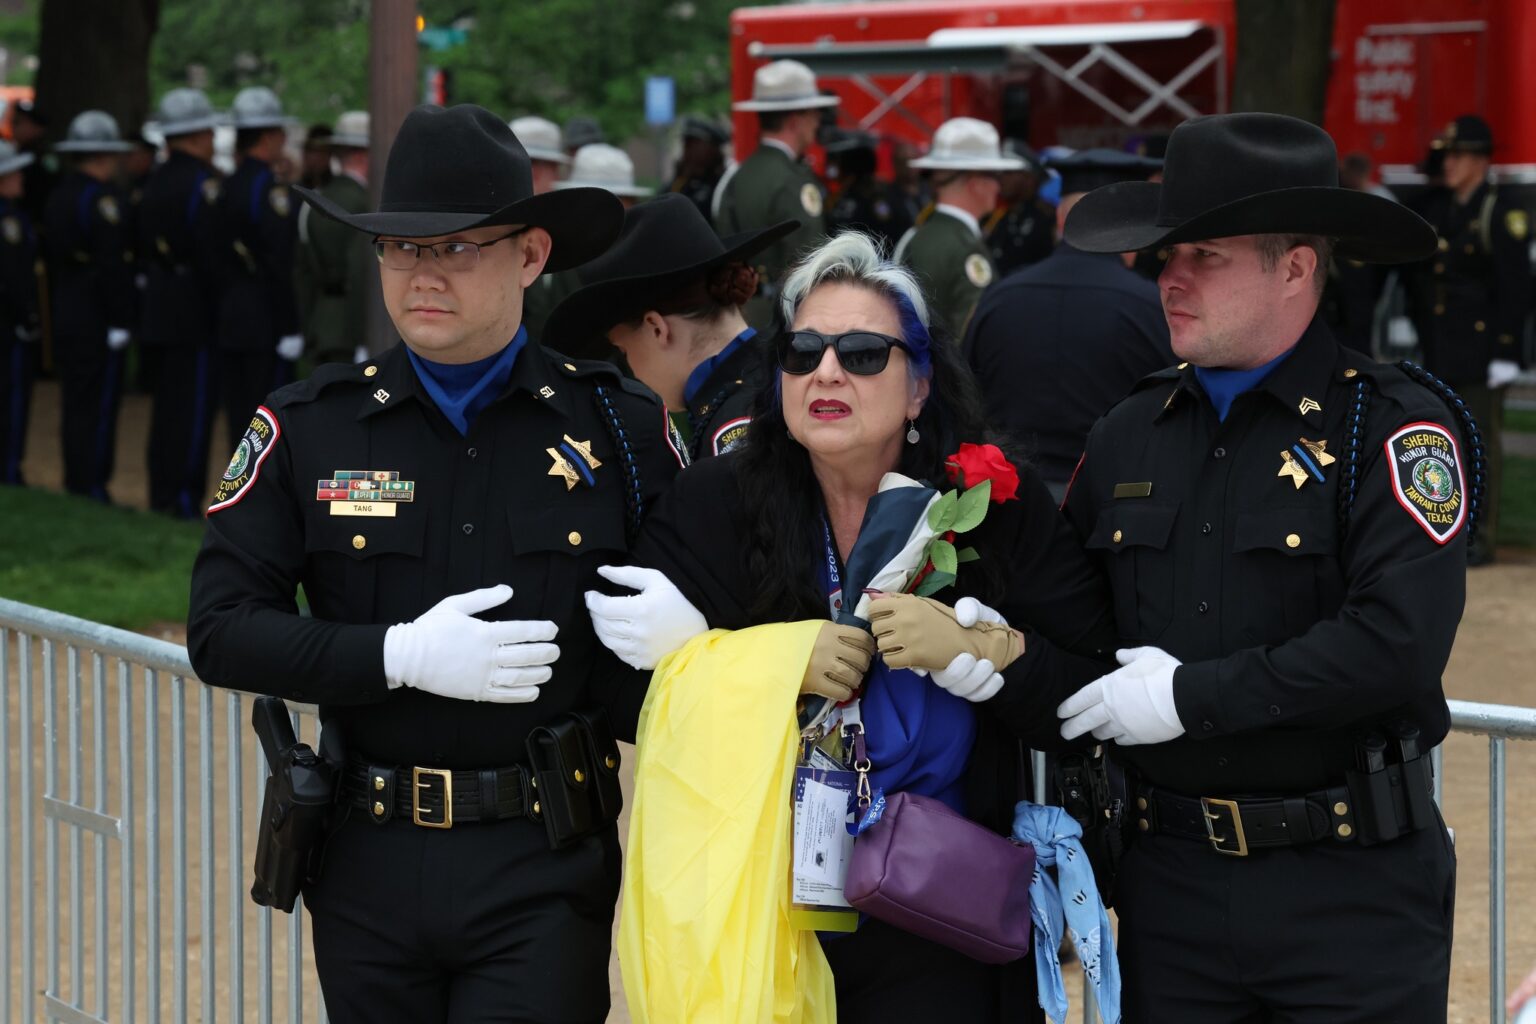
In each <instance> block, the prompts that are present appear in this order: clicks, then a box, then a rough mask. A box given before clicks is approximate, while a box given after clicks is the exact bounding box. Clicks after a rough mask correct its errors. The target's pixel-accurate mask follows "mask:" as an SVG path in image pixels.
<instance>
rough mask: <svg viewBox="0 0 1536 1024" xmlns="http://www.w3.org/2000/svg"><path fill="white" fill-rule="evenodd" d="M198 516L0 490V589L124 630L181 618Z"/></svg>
mask: <svg viewBox="0 0 1536 1024" xmlns="http://www.w3.org/2000/svg"><path fill="white" fill-rule="evenodd" d="M202 536H203V526H202V523H201V522H197V521H194V522H182V521H179V520H173V519H167V518H166V517H164V516H157V515H151V514H150V513H148V512H137V511H134V510H131V509H123V508H111V507H108V506H105V505H97V504H95V503H93V502H88V501H84V500H82V499H80V498H74V497H68V496H66V495H62V494H55V493H52V492H48V491H36V490H26V489H21V488H14V487H7V488H4V489H0V596H4V597H8V598H10V599H12V600H14V601H23V602H25V603H27V604H34V605H39V606H41V607H44V608H51V609H53V610H55V611H60V612H64V613H66V614H68V615H78V616H79V617H81V618H85V619H91V620H94V621H96V622H105V623H107V624H109V625H113V626H119V627H122V628H123V629H144V628H145V627H146V626H149V625H150V624H152V623H157V622H171V623H184V622H186V621H187V587H188V581H189V580H190V578H191V575H192V559H193V558H194V557H195V556H196V554H197V547H198V544H199V543H200V542H201V540H202Z"/></svg>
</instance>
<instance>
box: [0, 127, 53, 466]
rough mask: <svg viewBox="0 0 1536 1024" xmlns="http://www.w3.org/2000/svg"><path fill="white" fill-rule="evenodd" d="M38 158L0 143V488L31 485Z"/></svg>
mask: <svg viewBox="0 0 1536 1024" xmlns="http://www.w3.org/2000/svg"><path fill="white" fill-rule="evenodd" d="M34 159H35V158H34V157H33V155H32V154H31V153H18V152H16V147H15V146H13V145H11V144H10V143H9V142H0V396H4V406H3V408H0V484H15V485H17V486H19V485H21V484H24V483H26V481H25V480H23V479H22V476H21V460H22V459H23V458H24V457H25V456H26V453H27V416H28V415H29V414H30V412H31V410H32V380H33V378H34V377H35V376H36V375H37V350H38V343H39V341H40V340H41V339H42V333H43V331H42V322H41V318H40V316H39V313H38V296H37V261H38V257H37V232H36V231H35V230H33V227H32V218H31V217H30V216H28V215H27V212H26V210H25V209H23V208H22V205H21V199H22V189H23V188H25V187H26V186H25V180H24V177H23V171H24V170H25V169H26V167H27V166H28V165H29V164H31V163H32V161H33V160H34Z"/></svg>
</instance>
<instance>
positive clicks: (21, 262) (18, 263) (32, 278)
mask: <svg viewBox="0 0 1536 1024" xmlns="http://www.w3.org/2000/svg"><path fill="white" fill-rule="evenodd" d="M38 322H39V321H38V308H37V234H36V232H35V231H33V229H32V218H31V217H29V216H28V215H27V212H26V210H24V209H22V208H21V207H20V206H18V205H16V204H15V203H13V202H11V201H10V200H9V199H0V332H4V337H3V338H0V341H3V342H4V343H5V344H6V345H10V344H12V343H13V342H15V341H17V340H18V338H19V337H20V335H18V333H17V331H18V329H19V330H20V332H21V334H24V335H26V337H27V338H28V339H29V340H30V339H33V338H35V335H36V332H37V328H38Z"/></svg>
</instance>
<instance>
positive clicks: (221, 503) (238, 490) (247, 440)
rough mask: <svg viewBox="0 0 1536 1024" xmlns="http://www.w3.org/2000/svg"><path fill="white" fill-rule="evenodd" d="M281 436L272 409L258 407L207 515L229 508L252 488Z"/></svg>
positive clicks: (214, 494)
mask: <svg viewBox="0 0 1536 1024" xmlns="http://www.w3.org/2000/svg"><path fill="white" fill-rule="evenodd" d="M282 433H283V432H282V430H281V429H279V428H278V425H277V417H276V416H273V415H272V410H271V409H268V408H267V407H266V406H264V405H263V406H261V407H259V408H258V409H257V410H256V415H255V416H252V417H251V425H250V426H248V427H246V428H245V433H244V434H242V435H240V443H239V444H237V445H235V454H233V455H231V456H230V457H229V468H228V469H226V470H224V476H223V477H221V478H220V479H219V486H218V487H216V488H215V489H214V492H213V504H212V505H209V506H208V511H209V512H217V511H218V510H219V509H221V508H228V507H229V506H231V505H233V504H235V503H236V502H238V501H239V500H240V499H241V498H243V497H245V492H246V491H248V490H250V489H251V485H252V484H254V483H255V482H256V477H257V476H258V475H260V473H261V464H262V462H263V461H265V460H266V457H267V455H268V454H270V453H271V451H272V448H273V446H274V445H276V444H277V439H278V438H279V437H281V436H282Z"/></svg>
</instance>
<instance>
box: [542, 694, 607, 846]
mask: <svg viewBox="0 0 1536 1024" xmlns="http://www.w3.org/2000/svg"><path fill="white" fill-rule="evenodd" d="M528 764H529V768H530V771H531V778H532V786H533V799H534V804H533V810H532V817H533V819H534V820H535V821H542V822H543V823H544V829H545V832H546V833H547V834H548V836H549V845H550V848H551V849H555V850H558V849H561V848H562V847H565V846H569V845H571V844H572V843H574V842H576V841H577V840H579V839H583V838H585V837H586V836H589V835H591V834H593V833H594V832H597V831H598V830H599V829H601V828H603V827H604V826H606V825H607V824H609V823H610V822H613V821H617V820H618V817H619V810H620V809H621V808H622V807H623V806H624V796H623V793H622V792H621V791H620V789H619V744H618V742H617V741H616V740H615V739H614V738H613V729H612V728H611V727H610V726H609V724H608V716H607V714H606V713H605V712H604V711H602V710H601V709H598V710H595V711H572V712H569V713H567V714H564V715H561V716H560V717H559V718H556V719H555V720H553V721H551V722H549V723H547V724H545V725H541V726H538V727H536V728H534V729H533V730H531V731H530V732H529V733H528Z"/></svg>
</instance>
